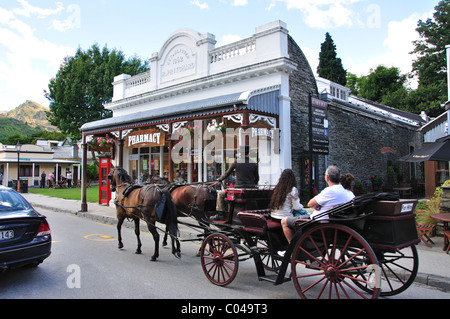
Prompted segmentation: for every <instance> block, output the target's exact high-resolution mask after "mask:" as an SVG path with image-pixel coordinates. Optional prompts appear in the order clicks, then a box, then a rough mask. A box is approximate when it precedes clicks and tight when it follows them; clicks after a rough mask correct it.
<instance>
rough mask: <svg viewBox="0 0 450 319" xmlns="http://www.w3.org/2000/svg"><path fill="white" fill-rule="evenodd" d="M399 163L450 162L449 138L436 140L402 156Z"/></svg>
mask: <svg viewBox="0 0 450 319" xmlns="http://www.w3.org/2000/svg"><path fill="white" fill-rule="evenodd" d="M399 161H404V162H423V161H450V136H445V137H442V138H439V139H437V140H436V141H435V142H433V143H430V144H428V145H426V146H425V147H423V148H421V149H419V150H416V151H414V152H412V153H411V154H408V155H406V156H403V157H402V158H400V159H399Z"/></svg>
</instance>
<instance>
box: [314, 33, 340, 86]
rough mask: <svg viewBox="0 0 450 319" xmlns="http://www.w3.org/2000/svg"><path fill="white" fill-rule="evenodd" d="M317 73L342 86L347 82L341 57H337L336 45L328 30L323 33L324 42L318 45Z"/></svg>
mask: <svg viewBox="0 0 450 319" xmlns="http://www.w3.org/2000/svg"><path fill="white" fill-rule="evenodd" d="M317 74H318V75H319V76H320V77H322V78H325V79H328V80H330V81H333V82H336V83H338V84H341V85H344V86H345V84H346V82H347V71H346V70H345V69H344V67H343V66H342V61H341V59H340V58H338V57H337V54H336V45H335V44H334V41H333V39H332V38H331V35H330V34H329V33H328V32H327V33H326V34H325V42H323V43H322V44H321V45H320V53H319V65H318V66H317Z"/></svg>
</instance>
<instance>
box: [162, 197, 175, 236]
mask: <svg viewBox="0 0 450 319" xmlns="http://www.w3.org/2000/svg"><path fill="white" fill-rule="evenodd" d="M161 192H163V193H164V195H165V197H166V202H165V224H166V226H167V228H168V229H169V233H170V234H171V235H172V236H175V237H177V236H178V220H177V214H178V211H177V207H176V205H175V203H174V202H173V201H172V196H171V194H170V191H169V190H167V189H163V190H161Z"/></svg>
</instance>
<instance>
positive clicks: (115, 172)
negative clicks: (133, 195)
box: [108, 167, 133, 192]
mask: <svg viewBox="0 0 450 319" xmlns="http://www.w3.org/2000/svg"><path fill="white" fill-rule="evenodd" d="M108 178H109V180H110V187H111V191H112V192H115V191H116V189H117V187H119V186H121V185H123V184H125V183H128V184H133V180H132V179H131V177H130V175H128V173H127V171H126V170H124V169H123V168H121V167H113V168H111V171H110V173H109V175H108Z"/></svg>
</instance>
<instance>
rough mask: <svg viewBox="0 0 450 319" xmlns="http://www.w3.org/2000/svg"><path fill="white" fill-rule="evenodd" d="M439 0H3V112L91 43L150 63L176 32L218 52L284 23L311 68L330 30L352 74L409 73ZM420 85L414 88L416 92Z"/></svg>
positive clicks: (35, 92)
mask: <svg viewBox="0 0 450 319" xmlns="http://www.w3.org/2000/svg"><path fill="white" fill-rule="evenodd" d="M438 2H439V0H166V1H161V0H129V1H123V0H60V1H56V0H38V1H37V0H0V111H7V110H11V109H13V108H15V107H17V106H19V105H20V104H22V103H24V102H25V101H26V100H32V101H35V102H38V103H40V104H42V105H44V106H46V107H48V106H49V101H48V100H47V99H46V98H45V96H44V90H48V84H49V82H50V80H51V78H54V77H55V76H56V74H57V72H58V70H59V68H60V65H61V62H62V61H63V59H64V57H66V56H73V55H74V54H75V52H76V50H77V49H78V48H81V49H83V50H87V49H88V48H90V47H91V46H92V45H93V44H98V45H99V46H100V48H103V47H104V46H107V47H108V48H109V49H117V50H120V51H122V52H123V53H124V54H125V56H126V58H130V57H133V56H137V57H139V58H141V59H143V60H145V59H149V58H150V57H151V56H152V54H153V53H154V52H159V51H160V50H161V47H162V46H163V44H164V42H165V41H166V40H167V39H168V37H169V36H170V35H171V34H172V33H173V32H175V31H177V30H178V29H182V28H190V29H193V30H195V31H197V32H199V33H201V34H203V33H211V34H213V35H215V37H216V40H217V44H216V47H219V46H221V45H224V44H228V43H231V42H234V41H237V40H240V39H245V38H249V37H251V36H253V34H254V33H255V28H256V27H258V26H261V25H264V24H266V23H269V22H272V21H276V20H282V21H284V22H285V23H286V24H287V29H288V31H289V34H290V35H291V36H292V38H293V39H294V40H295V41H296V43H297V44H298V45H299V46H300V48H301V49H302V51H303V52H304V54H305V55H306V57H307V59H308V61H309V63H310V65H311V68H312V70H313V72H316V69H317V64H318V62H319V52H320V45H321V43H323V42H324V40H325V33H326V32H329V33H330V35H331V37H332V38H333V41H334V44H335V45H336V52H337V56H338V57H339V58H341V59H342V63H343V66H344V68H345V69H346V70H347V72H351V73H354V74H356V75H358V76H361V75H366V74H368V73H369V72H370V70H371V69H375V68H376V67H377V66H378V65H385V66H387V67H391V66H395V67H398V68H399V69H400V71H401V72H402V73H404V74H405V73H408V72H411V64H412V61H413V60H414V56H413V55H411V54H410V52H411V51H412V50H413V49H414V46H413V45H412V41H414V40H416V39H417V38H418V33H417V32H416V31H415V29H416V27H417V22H418V21H419V20H420V19H421V20H423V21H425V20H426V19H427V18H432V17H433V12H434V11H435V10H434V7H435V6H436V5H437V4H438ZM414 86H415V82H414V81H412V82H411V87H412V88H414Z"/></svg>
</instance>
